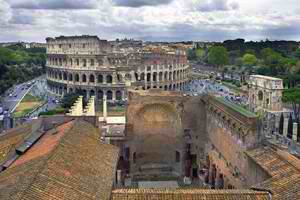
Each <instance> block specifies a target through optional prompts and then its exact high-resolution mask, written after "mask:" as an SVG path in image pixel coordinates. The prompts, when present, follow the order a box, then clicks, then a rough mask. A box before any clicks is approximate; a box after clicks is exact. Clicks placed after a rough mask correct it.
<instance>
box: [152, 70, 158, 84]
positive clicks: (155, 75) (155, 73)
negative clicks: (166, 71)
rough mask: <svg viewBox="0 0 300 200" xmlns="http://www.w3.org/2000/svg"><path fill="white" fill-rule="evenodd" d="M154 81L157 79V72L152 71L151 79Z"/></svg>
mask: <svg viewBox="0 0 300 200" xmlns="http://www.w3.org/2000/svg"><path fill="white" fill-rule="evenodd" d="M152 80H153V81H154V82H156V81H157V72H154V73H153V79H152Z"/></svg>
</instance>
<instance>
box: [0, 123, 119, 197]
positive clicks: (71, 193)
mask: <svg viewBox="0 0 300 200" xmlns="http://www.w3.org/2000/svg"><path fill="white" fill-rule="evenodd" d="M58 129H59V127H58ZM56 134H59V133H56ZM44 136H45V137H46V139H47V138H48V140H49V141H50V142H47V141H46V140H45V139H44V141H43V138H41V139H40V140H41V141H40V142H42V143H44V144H53V143H52V142H53V141H55V140H52V139H51V140H50V139H49V138H50V137H49V136H47V134H45V135H44ZM56 137H57V136H56ZM54 143H55V142H54ZM37 145H38V144H37ZM51 148H52V147H51ZM37 149H39V147H37ZM37 149H35V151H32V152H30V151H28V152H26V153H29V154H30V155H31V156H28V157H27V159H25V160H23V161H24V162H20V163H19V164H17V165H13V166H12V167H10V168H8V169H7V170H5V171H4V172H2V173H1V174H0V199H13V200H43V199H55V200H60V199H66V200H68V199H69V200H71V199H72V200H74V199H78V200H87V199H88V200H92V199H97V200H98V199H99V200H100V199H101V200H108V199H110V193H111V189H112V184H113V178H114V175H115V171H116V165H117V161H118V148H116V147H113V146H112V145H107V144H103V143H101V142H100V140H99V133H98V131H97V129H96V128H95V127H94V126H93V125H91V124H89V123H88V122H85V121H82V120H76V121H75V122H74V123H73V126H72V127H71V129H70V130H69V131H68V132H66V133H65V134H64V135H63V136H62V137H61V139H60V141H59V142H58V144H57V145H56V146H55V148H52V151H50V152H48V151H45V152H44V153H38V152H37V151H36V150H37ZM26 153H25V154H24V156H26ZM33 155H34V156H33ZM19 159H22V156H21V157H20V158H19ZM25 161H26V162H25ZM16 162H18V160H17V161H16Z"/></svg>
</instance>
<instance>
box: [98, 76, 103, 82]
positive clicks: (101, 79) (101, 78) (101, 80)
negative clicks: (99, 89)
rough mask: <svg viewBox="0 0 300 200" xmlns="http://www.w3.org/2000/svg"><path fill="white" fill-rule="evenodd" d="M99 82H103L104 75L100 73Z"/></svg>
mask: <svg viewBox="0 0 300 200" xmlns="http://www.w3.org/2000/svg"><path fill="white" fill-rule="evenodd" d="M98 83H103V76H102V75H101V74H99V75H98Z"/></svg>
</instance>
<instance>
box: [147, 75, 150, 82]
mask: <svg viewBox="0 0 300 200" xmlns="http://www.w3.org/2000/svg"><path fill="white" fill-rule="evenodd" d="M150 81H151V74H150V73H148V74H147V82H150Z"/></svg>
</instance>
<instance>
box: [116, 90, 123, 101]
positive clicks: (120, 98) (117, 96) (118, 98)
mask: <svg viewBox="0 0 300 200" xmlns="http://www.w3.org/2000/svg"><path fill="white" fill-rule="evenodd" d="M116 99H117V100H119V101H120V100H122V91H120V90H117V92H116Z"/></svg>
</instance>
